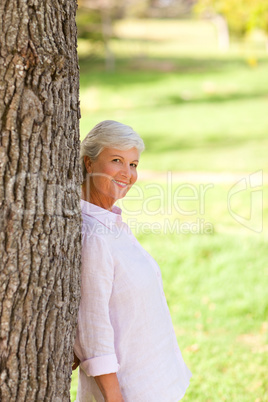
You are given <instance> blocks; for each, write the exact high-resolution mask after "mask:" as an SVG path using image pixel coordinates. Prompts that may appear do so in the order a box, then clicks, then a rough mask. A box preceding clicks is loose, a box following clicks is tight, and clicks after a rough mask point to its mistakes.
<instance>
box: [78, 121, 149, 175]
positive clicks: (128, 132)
mask: <svg viewBox="0 0 268 402" xmlns="http://www.w3.org/2000/svg"><path fill="white" fill-rule="evenodd" d="M104 148H117V149H120V150H128V149H130V148H136V149H137V150H138V152H139V154H141V152H142V151H143V150H144V148H145V147H144V143H143V140H142V139H141V137H140V136H139V135H138V134H137V133H136V132H135V131H134V130H133V129H132V128H131V127H130V126H127V125H125V124H123V123H119V122H117V121H114V120H104V121H102V122H100V123H98V124H97V125H96V126H95V127H94V128H93V129H92V130H91V131H90V132H89V133H88V134H87V136H86V137H85V138H84V140H83V141H82V143H81V150H80V163H81V167H82V174H83V180H85V179H86V174H87V170H86V167H85V164H84V156H89V157H90V159H91V160H96V159H97V157H98V156H99V154H100V153H101V152H102V151H103V149H104Z"/></svg>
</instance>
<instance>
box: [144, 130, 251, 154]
mask: <svg viewBox="0 0 268 402" xmlns="http://www.w3.org/2000/svg"><path fill="white" fill-rule="evenodd" d="M252 140H254V141H258V138H256V137H255V138H254V139H252V138H244V137H243V138H234V137H230V136H226V135H221V136H220V135H219V136H216V135H215V136H210V137H208V138H202V139H196V138H190V137H188V138H174V137H173V138H167V136H166V134H165V133H163V134H162V135H161V136H159V137H158V136H157V137H156V136H155V134H148V136H146V137H145V136H144V141H145V145H146V151H147V152H148V153H149V152H152V153H154V154H158V153H159V154H160V153H163V152H174V151H177V150H181V151H182V150H194V149H197V150H198V149H200V152H202V151H203V150H204V149H212V150H215V151H217V149H223V148H230V149H232V148H235V147H239V146H241V145H243V144H245V143H247V142H248V141H252Z"/></svg>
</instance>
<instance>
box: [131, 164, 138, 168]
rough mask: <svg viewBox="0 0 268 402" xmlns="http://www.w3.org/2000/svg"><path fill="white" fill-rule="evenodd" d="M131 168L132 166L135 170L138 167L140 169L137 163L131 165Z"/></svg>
mask: <svg viewBox="0 0 268 402" xmlns="http://www.w3.org/2000/svg"><path fill="white" fill-rule="evenodd" d="M130 166H132V167H134V168H137V167H138V165H137V163H131V164H130Z"/></svg>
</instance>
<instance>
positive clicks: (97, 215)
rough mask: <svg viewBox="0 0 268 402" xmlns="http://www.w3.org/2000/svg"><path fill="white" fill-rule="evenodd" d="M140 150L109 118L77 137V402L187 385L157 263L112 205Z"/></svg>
mask: <svg viewBox="0 0 268 402" xmlns="http://www.w3.org/2000/svg"><path fill="white" fill-rule="evenodd" d="M143 149H144V144H143V141H142V139H141V138H140V137H139V136H138V134H137V133H136V132H134V131H133V130H132V128H131V127H129V126H126V125H124V124H121V123H118V122H115V121H110V120H108V121H103V122H101V123H99V124H97V125H96V126H95V127H94V128H93V129H92V130H91V131H90V133H89V134H88V135H87V137H86V138H85V139H84V141H83V142H82V147H81V164H82V169H83V177H84V182H83V185H82V200H81V205H82V216H83V227H82V288H81V303H80V308H79V314H78V328H77V336H76V341H75V346H74V351H75V355H76V356H77V357H78V359H79V360H80V362H81V363H80V371H79V384H78V392H77V402H91V401H97V402H100V401H107V402H122V401H124V402H177V401H179V400H180V399H181V398H182V397H183V395H184V394H185V391H186V388H187V387H188V385H189V379H190V377H191V373H190V371H189V369H188V368H187V366H186V365H185V363H184V361H183V359H182V356H181V352H180V350H179V347H178V345H177V341H176V336H175V333H174V330H173V327H172V322H171V317H170V314H169V310H168V306H167V303H166V299H165V296H164V292H163V286H162V280H161V273H160V269H159V267H158V265H157V263H156V262H155V260H154V259H153V258H152V257H151V256H150V255H149V254H148V253H147V252H146V251H145V250H144V249H143V248H142V246H141V245H140V244H139V243H138V241H137V240H136V238H135V237H134V236H133V234H132V233H131V230H130V228H129V227H128V226H127V224H126V223H124V222H123V221H122V218H121V209H120V208H118V207H116V206H114V203H115V202H116V201H117V200H118V199H120V198H123V197H125V195H126V194H127V192H128V190H129V189H130V188H131V186H132V185H133V184H134V183H135V182H136V180H137V167H138V163H139V159H140V154H141V152H142V151H143Z"/></svg>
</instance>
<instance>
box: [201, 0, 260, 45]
mask: <svg viewBox="0 0 268 402" xmlns="http://www.w3.org/2000/svg"><path fill="white" fill-rule="evenodd" d="M194 9H195V12H196V13H197V14H198V15H202V16H204V17H206V18H210V19H212V20H213V21H214V22H215V24H216V26H217V28H218V34H219V41H221V40H223V41H224V39H222V38H223V37H224V36H225V46H226V47H227V46H228V43H227V41H228V39H226V38H227V35H228V33H227V32H226V29H228V28H229V30H230V33H231V34H232V35H235V36H238V37H243V36H245V35H246V34H247V33H248V32H250V31H251V30H253V29H255V28H259V29H262V30H263V31H264V32H265V33H266V34H267V33H268V3H267V2H265V1H263V0H197V1H196V4H195V7H194ZM224 21H225V23H224ZM224 31H225V32H224ZM219 45H220V43H219ZM220 47H221V45H220ZM223 47H224V45H223Z"/></svg>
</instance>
